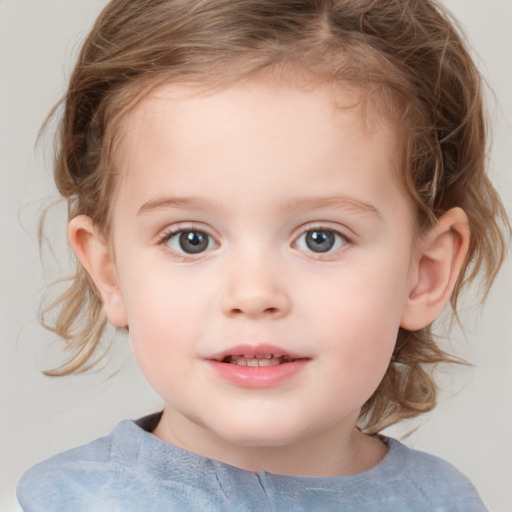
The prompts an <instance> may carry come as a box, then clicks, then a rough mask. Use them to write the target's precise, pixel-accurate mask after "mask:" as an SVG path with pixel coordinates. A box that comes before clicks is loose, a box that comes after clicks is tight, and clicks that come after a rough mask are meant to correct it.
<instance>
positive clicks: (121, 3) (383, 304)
mask: <svg viewBox="0 0 512 512" xmlns="http://www.w3.org/2000/svg"><path fill="white" fill-rule="evenodd" d="M64 106H65V108H64V114H63V119H62V123H61V129H60V146H59V152H58V155H57V160H56V166H55V180H56V183H57V186H58V188H59V191H60V193H61V194H62V196H63V197H65V198H67V200H68V202H69V240H70V243H71V246H72V248H73V249H74V252H75V253H76V256H77V258H78V261H79V262H80V265H79V267H78V270H77V273H76V275H75V278H74V280H73V282H72V283H71V285H70V288H69V289H68V290H67V292H66V293H65V294H64V295H63V296H62V297H61V299H60V302H59V303H58V305H57V306H58V309H59V312H60V313H59V315H58V317H57V320H56V325H55V331H56V332H57V333H59V334H60V335H61V336H63V337H64V338H65V339H66V340H68V342H69V345H70V346H71V347H72V349H73V350H74V354H73V357H72V359H71V360H70V361H69V362H68V363H67V364H65V365H64V366H63V367H61V368H59V369H57V370H53V371H51V372H48V373H49V374H51V375H66V374H70V373H73V372H75V371H78V370H81V369H84V368H85V367H87V366H88V365H90V363H91V361H93V360H94V357H95V355H96V353H95V349H96V347H97V345H98V342H99V339H100V337H101V335H102V333H103V331H104V328H105V326H106V324H107V322H110V323H112V324H113V325H114V326H116V327H118V328H119V329H124V330H126V331H128V333H129V337H130V339H131V342H132V345H133V349H134V353H135V356H136V359H137V361H138V364H139V365H140V368H141V370H142V372H143V373H144V375H145V376H146V378H147V379H148V381H149V382H150V384H151V385H152V386H153V387H154V389H155V390H156V391H157V392H158V393H159V394H160V395H161V397H162V398H163V401H164V403H165V406H164V408H163V411H162V412H160V413H157V414H154V415H152V416H149V417H146V418H142V419H141V420H139V421H136V422H132V421H123V422H121V423H120V424H119V425H118V426H117V427H116V429H115V430H114V431H113V432H112V433H111V434H110V435H108V436H106V437H103V438H101V439H98V440H96V441H93V442H92V443H90V444H87V445H85V446H82V447H79V448H75V449H73V450H70V451H68V452H66V453H63V454H60V455H57V456H56V457H53V458H52V459H50V460H48V461H46V462H43V463H41V464H39V465H37V466H35V467H34V468H33V469H31V470H30V471H29V472H28V473H26V475H25V476H24V477H23V479H22V480H21V482H20V484H19V486H18V500H19V503H20V505H21V507H22V509H23V510H24V511H26V512H29V511H42V510H44V511H51V510H60V511H61V510H72V511H81V510H88V511H89V510H94V511H102V510H105V511H116V510H119V511H121V510H122V511H142V510H143V511H172V510H180V511H182V510H187V511H188V510H215V511H226V510H233V511H242V510H246V511H259V510H265V511H266V510H279V511H288V510H290V511H300V510H304V511H314V510H346V511H366V512H368V511H380V512H382V511H393V512H397V511H406V510H410V511H418V510H439V511H441V510H443V511H450V512H453V511H457V510H460V511H464V512H468V511H481V510H485V507H484V505H483V503H482V502H481V500H480V498H479V496H478V493H477V491H476V490H475V489H474V487H473V486H472V484H471V483H470V482H469V481H468V480H467V479H466V478H465V477H464V476H462V475H461V474H460V473H459V472H458V471H457V470H455V469H454V468H453V467H452V466H450V465H449V464H448V463H446V462H444V461H442V460H440V459H437V458H435V457H433V456H430V455H427V454H424V453H421V452H417V451H414V450H411V449H409V448H407V447H405V446H404V445H402V444H400V443H399V442H398V441H396V440H393V439H390V438H386V437H384V436H381V435H380V434H379V431H381V430H382V429H383V428H385V427H386V426H389V425H392V424H394V423H397V422H399V421H401V420H403V419H405V418H410V417H413V416H416V415H419V414H421V413H423V412H426V411H429V410H431V409H432V408H433V407H434V406H435V403H436V386H435V383H434V380H433V378H432V375H431V369H432V368H433V366H435V365H436V364H438V363H447V362H455V361H456V359H455V358H453V357H451V356H449V355H448V354H446V353H445V352H444V351H443V350H441V349H440V348H439V347H438V346H437V345H436V342H435V339H434V336H433V333H432V329H431V325H432V322H433V321H434V320H435V319H436V317H438V316H439V314H440V313H441V312H442V311H443V310H444V309H445V306H446V305H447V303H448V302H450V301H451V305H452V308H453V311H454V312H456V305H457V299H458V297H459V293H460V291H461V290H462V288H463V287H464V285H466V284H468V283H470V282H471V281H473V280H474V279H475V278H476V277H477V276H479V275H480V274H482V277H483V280H484V283H485V285H486V287H487V289H488V287H489V286H490V284H491V282H492V280H493V278H494V276H495V275H496V272H497V271H498V268H499V266H500V264H501V261H502V259H503V253H504V237H503V235H502V229H501V227H500V226H502V225H505V226H506V225H507V220H506V216H505V213H504V210H503V207H502V205H501V203H500V200H499V198H498V195H497V193H496V192H495V190H494V189H493V187H492V185H491V184H490V182H489V180H488V177H487V175H486V170H485V165H484V164H485V149H486V134H485V123H484V117H483V112H482V100H481V90H480V77H479V74H478V71H477V70H476V68H475V66H474V64H473V62H472V60H471V58H470V57H469V55H468V53H467V51H466V49H465V47H464V44H463V42H462V40H461V38H460V36H459V35H458V34H457V32H456V30H455V29H454V27H453V25H452V22H451V21H450V17H449V15H448V14H447V13H446V12H444V11H443V10H442V8H440V7H439V6H438V5H437V4H434V3H433V2H430V1H427V0H422V1H408V0H407V1H406V0H391V1H386V2H374V1H366V0H295V1H289V0H279V1H276V0H239V1H236V2H233V1H229V0H201V1H199V0H197V1H196V0H193V1H191V0H137V1H134V0H112V1H111V2H110V3H109V4H108V5H107V6H106V8H105V9H104V11H103V13H102V14H101V15H100V17H99V18H98V20H97V22H96V25H95V26H94V28H93V30H92V32H91V34H90V35H89V37H88V39H87V41H86V42H85V44H84V47H83V49H82V51H81V54H80V56H79V60H78V63H77V65H76V67H75V70H74V73H73V75H72V77H71V82H70V85H69V88H68V93H67V96H66V98H65V103H64Z"/></svg>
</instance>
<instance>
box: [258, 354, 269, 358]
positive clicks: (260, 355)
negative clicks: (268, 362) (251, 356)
mask: <svg viewBox="0 0 512 512" xmlns="http://www.w3.org/2000/svg"><path fill="white" fill-rule="evenodd" d="M255 357H256V359H272V354H258V355H257V356H255Z"/></svg>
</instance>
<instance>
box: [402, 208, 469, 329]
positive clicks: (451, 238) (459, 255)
mask: <svg viewBox="0 0 512 512" xmlns="http://www.w3.org/2000/svg"><path fill="white" fill-rule="evenodd" d="M469 237H470V233H469V225H468V218H467V216H466V213H465V212H464V211H463V210H462V209H461V208H452V209H451V210H448V211H447V212H446V213H445V214H444V215H443V216H442V217H441V218H440V219H439V222H438V223H437V224H436V226H434V227H433V228H432V229H431V230H430V231H428V232H427V233H426V234H425V235H424V236H423V237H422V238H421V240H420V242H419V246H418V252H417V254H416V256H415V261H414V265H413V274H412V279H411V287H410V293H409V297H408V299H407V302H406V304H405V307H404V311H403V313H402V319H401V323H400V326H401V327H402V328H404V329H407V330H411V331H416V330H418V329H422V328H423V327H426V326H427V325H429V324H431V323H432V322H433V321H434V320H435V319H436V318H437V317H438V316H439V315H440V314H441V312H442V311H443V309H444V307H445V306H446V304H447V303H448V301H449V300H450V296H451V294H452V291H453V289H454V287H455V285H456V283H457V279H458V277H459V274H460V272H461V269H462V266H463V264H464V261H465V259H466V256H467V253H468V248H469Z"/></svg>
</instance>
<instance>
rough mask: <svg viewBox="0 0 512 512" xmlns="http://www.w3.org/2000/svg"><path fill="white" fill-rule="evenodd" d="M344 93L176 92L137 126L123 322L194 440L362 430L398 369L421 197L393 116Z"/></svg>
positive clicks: (128, 183)
mask: <svg viewBox="0 0 512 512" xmlns="http://www.w3.org/2000/svg"><path fill="white" fill-rule="evenodd" d="M335 97H336V105H335V103H334V101H333V98H334V92H333V91H332V90H330V89H328V88H327V87H326V88H323V87H318V88H315V89H309V90H305V89H299V88H294V87H292V86H290V87H288V86H286V85H280V86H277V85H275V84H274V85H269V84H264V83H261V82H257V81H249V82H246V83H242V84H238V85H236V86H233V87H230V88H228V89H226V90H223V91H222V92H219V93H216V94H212V95H210V96H203V97H197V96H195V97H193V96H187V95H184V94H183V90H179V89H177V88H175V87H173V86H168V87H163V88H160V89H159V90H157V91H155V92H154V93H152V95H151V96H149V97H147V98H146V99H144V100H143V101H142V102H141V103H140V104H139V105H138V106H137V107H136V108H135V109H134V110H133V111H132V112H131V113H130V114H129V115H128V116H127V118H126V119H125V121H124V125H123V130H122V144H121V147H120V149H119V153H118V155H119V158H118V164H119V167H120V170H121V175H122V177H121V179H120V182H119V187H118V189H117V192H116V197H115V202H114V209H113V234H112V244H113V251H114V255H115V270H116V276H117V281H118V283H119V288H120V297H121V300H122V303H123V308H124V311H125V319H124V320H119V319H116V322H117V323H118V324H124V323H126V324H127V325H128V326H129V333H130V338H131V341H132V343H133V348H134V352H135V356H136V358H137V360H138V363H139V365H140V367H141V369H142V372H143V373H144V374H145V376H146V378H147V379H148V381H149V382H150V383H151V385H152V386H153V387H154V388H155V390H156V391H157V392H158V393H159V394H160V395H161V396H162V398H163V399H164V400H165V404H166V409H165V414H164V417H165V418H166V421H167V423H166V425H167V427H168V436H169V437H172V438H173V440H174V442H178V443H179V444H182V445H183V446H185V447H189V448H190V447H192V448H193V447H198V446H202V445H204V446H206V445H208V446H210V447H211V446H214V447H215V446H219V447H220V446H222V447H224V448H226V446H227V447H229V449H230V450H232V453H236V451H237V450H242V449H244V448H247V447H267V448H268V447H273V448H274V449H276V450H277V449H279V448H284V447H289V446H293V445H298V444H300V443H301V442H302V441H304V440H305V439H313V438H314V439H317V440H318V441H319V442H320V443H321V442H322V440H324V439H325V440H326V441H327V439H328V438H329V435H330V434H329V433H333V432H335V433H336V434H337V435H338V434H341V433H345V434H346V433H347V432H349V431H352V430H353V428H354V424H355V422H356V420H357V417H358V413H359V410H360V408H361V406H362V405H363V404H364V402H365V401H366V400H367V399H368V398H369V397H370V396H371V395H372V393H373V392H374V391H375V389H376V388H377V386H378V384H379V382H380V381H381V379H382V377H383V375H384V373H385V371H386V369H387V366H388V363H389V360H390V357H391V354H392V351H393V347H394V343H395V340H396V336H397V331H398V328H399V326H400V322H401V317H402V312H403V308H404V304H405V302H406V300H407V298H408V296H409V294H410V285H409V281H410V278H409V274H410V268H411V265H412V264H411V261H412V254H413V236H412V233H413V220H412V209H411V207H410V205H409V203H408V200H407V198H406V197H405V195H404V193H403V192H402V190H401V188H400V185H399V179H398V174H399V169H398V166H399V160H400V159H399V153H400V151H399V146H398V141H397V136H396V133H395V129H394V127H393V125H392V123H389V122H387V121H386V120H385V119H381V118H379V117H378V116H376V115H372V114H371V113H367V114H366V116H363V114H362V112H361V110H360V109H359V108H358V107H356V106H354V101H353V95H350V94H349V93H348V92H347V91H344V90H340V89H337V90H336V91H335ZM196 451H201V450H200V449H199V448H196Z"/></svg>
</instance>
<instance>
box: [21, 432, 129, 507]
mask: <svg viewBox="0 0 512 512" xmlns="http://www.w3.org/2000/svg"><path fill="white" fill-rule="evenodd" d="M120 427H121V424H120V426H118V427H117V429H116V430H118V429H119V428H120ZM121 428H122V427H121ZM115 445H116V431H114V432H113V433H112V434H110V435H108V436H105V437H101V438H99V439H96V440H95V441H92V442H90V443H88V444H85V445H83V446H79V447H76V448H73V449H71V450H68V451H65V452H63V453H60V454H58V455H55V456H54V457H51V458H50V459H48V460H45V461H43V462H40V463H39V464H36V465H35V466H34V467H32V468H31V469H29V470H28V471H27V472H26V473H25V474H24V475H23V477H22V478H21V480H20V481H19V483H18V486H17V490H16V493H17V497H18V501H19V503H20V505H21V507H22V509H23V510H24V511H31V510H45V511H46V510H59V509H61V510H62V507H63V505H64V504H65V507H66V508H67V509H69V510H83V509H85V505H84V504H85V503H87V506H88V507H89V509H91V505H92V504H94V501H95V498H94V496H95V495H97V494H98V490H100V489H101V488H102V487H103V486H104V485H105V484H106V482H107V481H109V480H112V478H114V477H115V468H116V462H115V460H114V459H115V458H114V457H113V449H115Z"/></svg>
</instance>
